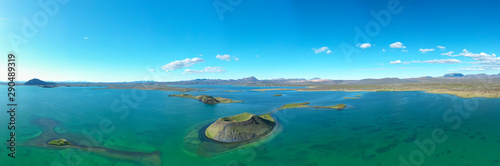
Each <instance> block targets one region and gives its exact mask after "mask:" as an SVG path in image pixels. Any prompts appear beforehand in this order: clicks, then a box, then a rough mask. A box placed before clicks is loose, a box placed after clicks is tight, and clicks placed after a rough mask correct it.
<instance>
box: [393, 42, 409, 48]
mask: <svg viewBox="0 0 500 166" xmlns="http://www.w3.org/2000/svg"><path fill="white" fill-rule="evenodd" d="M389 47H391V48H403V49H404V48H406V46H404V45H403V43H401V42H395V43H392V44H390V45H389Z"/></svg>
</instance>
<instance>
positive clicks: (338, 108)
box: [278, 102, 346, 110]
mask: <svg viewBox="0 0 500 166" xmlns="http://www.w3.org/2000/svg"><path fill="white" fill-rule="evenodd" d="M309 104H311V103H309V102H305V103H291V104H285V105H283V106H281V107H280V108H278V110H282V109H289V108H304V107H312V108H330V109H337V110H342V109H344V108H345V107H346V105H345V104H337V105H334V106H310V105H309Z"/></svg>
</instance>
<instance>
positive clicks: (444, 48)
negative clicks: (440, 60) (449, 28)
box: [437, 46, 446, 51]
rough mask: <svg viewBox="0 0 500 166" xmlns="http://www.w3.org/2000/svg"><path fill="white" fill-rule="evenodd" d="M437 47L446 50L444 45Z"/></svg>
mask: <svg viewBox="0 0 500 166" xmlns="http://www.w3.org/2000/svg"><path fill="white" fill-rule="evenodd" d="M437 48H439V49H441V51H443V50H446V47H443V46H437Z"/></svg>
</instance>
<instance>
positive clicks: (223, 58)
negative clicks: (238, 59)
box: [215, 54, 231, 61]
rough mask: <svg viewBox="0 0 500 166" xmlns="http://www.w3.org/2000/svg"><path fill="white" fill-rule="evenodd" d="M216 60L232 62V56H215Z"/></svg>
mask: <svg viewBox="0 0 500 166" xmlns="http://www.w3.org/2000/svg"><path fill="white" fill-rule="evenodd" d="M215 58H217V59H220V60H224V61H230V60H231V55H227V54H225V55H219V54H217V56H215Z"/></svg>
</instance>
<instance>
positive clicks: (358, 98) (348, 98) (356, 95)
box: [344, 95, 361, 99]
mask: <svg viewBox="0 0 500 166" xmlns="http://www.w3.org/2000/svg"><path fill="white" fill-rule="evenodd" d="M356 96H357V95H356ZM344 99H361V97H359V96H358V97H344Z"/></svg>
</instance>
